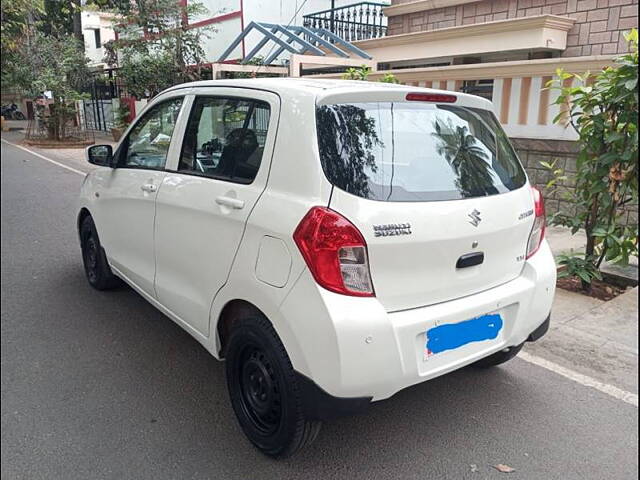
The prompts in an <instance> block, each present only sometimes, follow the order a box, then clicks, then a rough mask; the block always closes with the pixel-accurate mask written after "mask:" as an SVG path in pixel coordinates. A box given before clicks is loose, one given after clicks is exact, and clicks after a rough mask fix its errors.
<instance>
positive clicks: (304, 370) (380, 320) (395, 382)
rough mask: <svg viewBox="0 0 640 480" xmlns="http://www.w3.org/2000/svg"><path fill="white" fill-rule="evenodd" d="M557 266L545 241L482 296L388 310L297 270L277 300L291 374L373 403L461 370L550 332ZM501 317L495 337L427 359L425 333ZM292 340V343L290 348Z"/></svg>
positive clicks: (334, 392)
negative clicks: (515, 275)
mask: <svg viewBox="0 0 640 480" xmlns="http://www.w3.org/2000/svg"><path fill="white" fill-rule="evenodd" d="M555 282H556V268H555V263H554V261H553V256H552V254H551V250H550V249H549V246H548V245H547V243H546V242H544V243H543V245H542V247H541V249H540V250H539V251H538V253H536V254H535V255H534V256H533V257H532V258H531V259H529V260H528V261H527V262H526V263H525V265H524V268H523V271H522V274H521V275H520V276H519V277H518V278H516V279H514V280H512V281H510V282H508V283H506V284H504V285H501V286H498V287H495V288H492V289H490V290H486V291H484V292H480V293H477V294H474V295H470V296H468V297H464V298H460V299H457V300H453V301H450V302H445V303H441V304H436V305H431V306H428V307H423V308H416V309H411V310H406V311H400V312H394V313H388V312H386V311H385V310H384V308H383V307H382V305H381V304H380V302H378V301H377V300H376V299H375V298H356V297H346V296H343V295H338V294H334V293H331V292H328V291H326V290H324V289H322V288H320V287H318V286H317V285H316V284H315V282H314V281H313V279H312V278H311V276H310V275H309V274H308V272H305V273H303V275H302V276H301V277H300V279H299V280H298V282H297V283H296V285H295V286H294V287H293V289H292V291H291V292H290V294H289V295H288V296H287V298H286V299H285V301H284V302H283V303H282V305H281V308H280V313H281V314H282V315H283V317H284V320H285V321H286V324H287V325H288V327H289V328H290V332H289V333H290V334H289V335H287V336H286V341H285V347H286V348H287V351H288V352H294V354H291V353H290V356H291V360H292V363H293V366H294V368H295V370H296V371H297V372H299V373H300V374H302V375H304V376H305V377H307V378H308V379H310V380H311V381H312V383H313V384H315V385H316V386H317V387H318V388H319V389H321V390H322V391H323V392H325V393H326V394H327V395H329V396H331V397H338V398H348V399H363V398H371V399H372V400H373V401H376V400H382V399H384V398H388V397H390V396H392V395H393V394H395V393H396V392H398V391H399V390H402V389H403V388H406V387H408V386H411V385H414V384H416V383H420V382H423V381H426V380H429V379H431V378H435V377H437V376H440V375H443V374H446V373H448V372H451V371H453V370H456V369H458V368H461V367H464V366H465V365H468V364H470V363H473V362H475V361H476V360H479V359H481V358H483V357H486V356H488V355H491V354H492V353H495V352H497V351H499V350H502V349H504V348H506V347H510V346H515V345H519V344H521V343H523V342H525V341H527V340H532V341H533V340H536V339H538V338H540V337H541V336H542V335H544V333H545V332H546V330H547V329H548V317H549V313H550V311H551V304H552V301H553V296H554V292H555ZM494 312H495V313H500V315H501V316H502V319H503V327H502V329H501V332H500V334H499V336H498V338H496V339H495V340H487V341H481V342H473V343H470V344H467V345H464V346H462V347H460V348H457V349H454V350H449V351H445V352H442V353H438V354H436V355H432V356H428V357H427V356H426V355H425V351H424V350H425V349H424V343H425V332H426V331H427V330H429V329H430V328H432V327H434V326H437V325H442V324H450V323H458V322H461V321H464V320H468V319H471V318H475V317H478V316H481V315H485V314H487V313H494ZM292 342H293V343H295V344H294V345H293V344H292Z"/></svg>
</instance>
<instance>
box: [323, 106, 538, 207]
mask: <svg viewBox="0 0 640 480" xmlns="http://www.w3.org/2000/svg"><path fill="white" fill-rule="evenodd" d="M316 123H317V130H318V147H319V151H320V160H321V162H322V167H323V169H324V172H325V174H326V176H327V178H328V179H329V181H330V182H331V183H332V184H333V185H335V186H336V187H338V188H340V189H342V190H345V191H346V192H349V193H351V194H354V195H357V196H359V197H363V198H367V199H372V200H381V201H388V202H412V201H414V202H420V201H435V200H455V199H460V198H471V197H482V196H487V195H496V194H500V193H506V192H508V191H511V190H515V189H517V188H520V187H522V186H523V185H524V184H525V182H526V176H525V173H524V170H523V169H522V166H521V165H520V162H519V160H518V158H517V156H516V154H515V152H514V150H513V148H512V147H511V145H510V144H509V140H508V138H507V136H506V135H505V133H504V131H503V130H502V128H501V127H500V124H499V123H498V121H497V120H496V118H495V116H494V115H493V114H492V113H491V112H489V111H486V110H482V109H476V108H466V107H458V106H453V105H435V104H427V103H413V102H370V103H351V104H335V105H323V106H319V107H318V108H317V111H316Z"/></svg>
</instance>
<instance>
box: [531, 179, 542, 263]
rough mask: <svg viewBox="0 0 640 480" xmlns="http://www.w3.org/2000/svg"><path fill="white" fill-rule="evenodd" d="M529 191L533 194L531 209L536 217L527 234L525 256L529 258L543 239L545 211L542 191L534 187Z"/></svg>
mask: <svg viewBox="0 0 640 480" xmlns="http://www.w3.org/2000/svg"><path fill="white" fill-rule="evenodd" d="M531 193H532V194H533V204H534V207H533V211H534V213H535V216H536V217H535V220H534V221H533V228H532V229H531V233H530V234H529V242H528V243H527V258H530V257H531V256H532V255H533V254H534V253H536V252H537V251H538V249H539V248H540V245H541V244H542V240H543V239H544V229H545V212H544V200H543V198H542V193H540V190H538V189H537V188H535V187H531Z"/></svg>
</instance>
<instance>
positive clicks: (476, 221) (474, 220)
mask: <svg viewBox="0 0 640 480" xmlns="http://www.w3.org/2000/svg"><path fill="white" fill-rule="evenodd" d="M469 218H470V219H471V220H469V223H470V224H471V225H473V226H474V227H477V226H478V225H480V222H481V221H482V219H481V218H480V212H479V211H478V210H475V209H474V210H473V212H471V213H470V214H469Z"/></svg>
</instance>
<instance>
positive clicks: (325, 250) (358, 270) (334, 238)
mask: <svg viewBox="0 0 640 480" xmlns="http://www.w3.org/2000/svg"><path fill="white" fill-rule="evenodd" d="M293 240H294V241H295V242H296V245H297V246H298V248H299V249H300V253H302V257H303V258H304V261H305V262H306V263H307V266H308V267H309V270H310V271H311V274H312V275H313V278H314V279H315V280H316V282H318V284H319V285H320V286H322V287H324V288H326V289H327V290H331V291H332V292H336V293H341V294H343V295H353V296H358V297H373V296H374V293H373V284H372V282H371V275H370V273H369V260H368V258H367V244H366V242H365V241H364V238H363V236H362V234H361V233H360V231H359V230H358V229H357V228H356V227H355V226H354V225H353V224H352V223H351V222H349V220H347V219H346V218H344V217H343V216H341V215H340V214H338V213H336V212H334V211H333V210H330V209H328V208H324V207H313V208H312V209H311V210H309V212H307V214H306V215H305V216H304V218H303V219H302V220H301V221H300V224H299V225H298V227H297V228H296V231H295V232H294V233H293Z"/></svg>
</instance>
